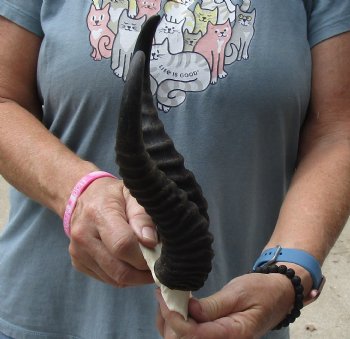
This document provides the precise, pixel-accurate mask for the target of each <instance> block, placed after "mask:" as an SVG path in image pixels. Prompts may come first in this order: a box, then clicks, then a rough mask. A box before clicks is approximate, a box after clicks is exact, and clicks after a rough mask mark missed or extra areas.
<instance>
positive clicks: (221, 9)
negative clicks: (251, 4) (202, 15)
mask: <svg viewBox="0 0 350 339" xmlns="http://www.w3.org/2000/svg"><path fill="white" fill-rule="evenodd" d="M244 1H247V0H244ZM248 1H250V0H248ZM201 7H202V9H209V10H214V9H215V8H217V10H218V16H217V22H216V23H217V24H223V23H225V22H226V21H227V20H230V22H233V21H234V19H235V11H236V6H235V5H234V4H233V3H232V2H231V0H214V1H213V0H203V1H202V5H201Z"/></svg>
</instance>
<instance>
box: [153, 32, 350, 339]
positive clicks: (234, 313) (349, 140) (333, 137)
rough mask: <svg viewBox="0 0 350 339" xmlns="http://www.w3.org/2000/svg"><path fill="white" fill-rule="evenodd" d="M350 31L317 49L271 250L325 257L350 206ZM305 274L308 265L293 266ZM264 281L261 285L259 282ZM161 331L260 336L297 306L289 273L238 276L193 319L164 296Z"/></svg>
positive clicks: (192, 307)
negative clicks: (307, 102) (184, 316)
mask: <svg viewBox="0 0 350 339" xmlns="http://www.w3.org/2000/svg"><path fill="white" fill-rule="evenodd" d="M349 56H350V33H344V34H341V35H338V36H336V37H333V38H331V39H329V40H326V41H324V42H322V43H320V44H318V45H317V46H315V47H314V48H313V50H312V59H313V77H312V95H311V105H310V112H309V115H308V119H307V121H306V122H305V125H304V128H303V132H302V136H301V139H300V152H299V162H298V166H297V169H296V172H295V175H294V177H293V180H292V183H291V186H290V189H289V191H288V194H287V195H286V198H285V201H284V202H283V205H282V208H281V211H280V215H279V218H278V221H277V224H276V228H275V231H274V232H273V234H272V236H271V239H270V240H269V242H268V244H267V245H266V248H271V247H275V246H276V245H277V244H279V245H281V246H282V247H287V248H296V249H302V250H305V251H307V252H309V253H310V254H312V255H313V256H314V257H316V258H317V259H318V260H319V261H320V262H321V263H322V262H323V261H324V259H325V258H326V256H327V254H328V252H329V250H330V249H331V247H332V246H333V244H334V242H335V241H336V239H337V237H338V235H339V234H340V232H341V230H342V228H343V226H344V224H345V222H346V220H347V218H348V216H349V212H350V177H349V173H350V137H349V136H350V93H349V88H350V67H349V61H348V60H349ZM288 266H289V267H291V268H293V269H295V271H296V273H297V274H298V275H299V276H300V277H301V278H302V283H303V285H304V287H305V291H306V294H307V293H308V292H309V291H310V289H311V285H312V281H311V277H310V275H309V274H308V272H307V271H306V270H304V269H303V268H302V267H299V266H297V265H292V264H288ZM256 286H259V289H257V288H256ZM157 297H158V300H159V304H160V313H159V315H158V328H159V331H160V332H161V333H162V334H163V335H164V336H165V337H166V338H174V337H176V338H177V337H181V338H192V337H194V336H198V337H199V338H203V339H204V338H205V339H210V338H213V339H214V338H215V339H218V338H257V337H260V336H262V335H263V334H264V333H266V332H268V330H269V329H271V328H272V327H274V326H275V325H277V324H278V323H279V322H280V321H281V320H282V319H283V318H284V316H285V315H286V314H287V313H288V312H289V310H290V307H291V305H292V304H293V297H294V295H293V290H292V288H291V284H290V282H289V281H288V279H285V277H283V276H280V275H278V274H268V275H261V274H251V275H245V276H242V277H238V278H236V279H234V280H232V281H231V282H230V283H229V284H228V285H226V286H225V287H224V288H223V289H222V290H220V291H219V292H217V293H215V294H214V295H212V296H209V297H208V298H205V299H201V300H191V302H190V304H189V312H190V314H191V316H192V319H190V321H188V322H185V321H183V319H181V317H180V316H179V315H178V314H176V313H174V312H169V310H168V309H167V308H166V306H165V305H164V302H163V300H162V299H161V297H160V295H158V296H157Z"/></svg>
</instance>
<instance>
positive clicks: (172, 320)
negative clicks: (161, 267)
mask: <svg viewBox="0 0 350 339" xmlns="http://www.w3.org/2000/svg"><path fill="white" fill-rule="evenodd" d="M156 299H157V301H158V304H159V310H160V314H161V317H162V318H163V319H164V321H165V329H166V327H167V325H166V323H168V324H169V325H170V327H171V328H172V329H173V332H174V333H176V334H177V335H178V336H179V337H182V336H184V335H185V333H188V332H189V331H190V330H191V325H190V322H191V320H190V319H189V320H187V321H186V320H185V319H184V318H183V317H182V315H180V314H179V313H177V312H174V311H170V310H169V309H168V307H167V306H166V304H165V302H164V299H163V297H162V295H161V293H160V290H159V289H157V290H156ZM164 332H165V331H164ZM164 334H165V333H164Z"/></svg>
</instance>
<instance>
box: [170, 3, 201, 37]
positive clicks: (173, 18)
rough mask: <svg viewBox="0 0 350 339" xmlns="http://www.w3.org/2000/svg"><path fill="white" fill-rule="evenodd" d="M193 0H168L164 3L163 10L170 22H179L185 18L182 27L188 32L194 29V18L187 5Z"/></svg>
mask: <svg viewBox="0 0 350 339" xmlns="http://www.w3.org/2000/svg"><path fill="white" fill-rule="evenodd" d="M193 2H194V0H168V1H167V2H166V4H165V5H164V12H165V15H166V16H167V18H168V20H169V21H170V22H175V23H179V22H180V21H182V20H183V19H184V18H185V24H184V26H183V29H184V30H185V29H187V30H188V31H189V32H190V33H192V32H193V30H194V25H195V19H194V15H193V13H192V11H191V10H190V9H189V7H190V6H191V5H192V4H193Z"/></svg>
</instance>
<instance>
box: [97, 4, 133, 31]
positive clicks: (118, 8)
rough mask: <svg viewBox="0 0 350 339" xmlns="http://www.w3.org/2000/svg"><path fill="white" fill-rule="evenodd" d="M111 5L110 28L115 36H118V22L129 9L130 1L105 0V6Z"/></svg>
mask: <svg viewBox="0 0 350 339" xmlns="http://www.w3.org/2000/svg"><path fill="white" fill-rule="evenodd" d="M107 4H110V8H109V15H110V21H109V23H108V27H109V28H110V29H111V31H112V32H113V33H114V34H117V31H118V21H119V18H120V15H121V14H122V12H123V11H124V10H125V9H127V8H128V6H129V3H128V0H104V1H103V6H106V5H107Z"/></svg>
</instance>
